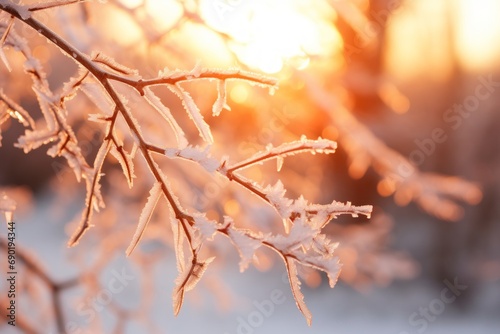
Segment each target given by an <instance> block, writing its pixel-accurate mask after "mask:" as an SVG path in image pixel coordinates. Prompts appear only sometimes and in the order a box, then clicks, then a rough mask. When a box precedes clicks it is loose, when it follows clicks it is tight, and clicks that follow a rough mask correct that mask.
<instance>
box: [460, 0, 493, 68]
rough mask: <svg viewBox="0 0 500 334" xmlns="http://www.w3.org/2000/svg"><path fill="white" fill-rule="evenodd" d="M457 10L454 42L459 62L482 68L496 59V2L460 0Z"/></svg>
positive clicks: (490, 0) (470, 66)
mask: <svg viewBox="0 0 500 334" xmlns="http://www.w3.org/2000/svg"><path fill="white" fill-rule="evenodd" d="M458 3H459V8H458V11H457V17H456V19H457V26H456V29H457V35H458V36H457V37H458V38H457V40H458V42H457V44H458V50H457V51H458V52H459V56H460V60H461V62H462V63H463V64H464V66H466V67H468V68H470V69H477V70H481V69H483V70H485V69H489V68H490V67H491V66H492V65H494V64H496V63H498V62H499V60H498V59H499V58H500V44H499V43H498V40H500V21H499V20H498V14H500V1H498V0H460V1H458Z"/></svg>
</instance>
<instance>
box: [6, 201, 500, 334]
mask: <svg viewBox="0 0 500 334" xmlns="http://www.w3.org/2000/svg"><path fill="white" fill-rule="evenodd" d="M53 205H54V203H51V199H50V197H45V198H44V199H43V200H41V201H39V202H38V204H37V206H36V207H35V208H34V210H32V211H31V212H23V210H22V208H20V209H19V211H18V213H17V216H16V221H17V227H18V245H20V246H21V247H22V246H23V247H26V248H29V249H30V250H31V251H32V252H34V253H35V254H36V255H37V257H38V258H39V259H41V260H42V261H43V264H44V265H45V266H46V267H47V268H48V271H49V273H50V275H51V276H52V277H53V278H54V279H57V280H62V279H66V278H71V277H72V276H74V275H75V274H76V273H77V272H78V267H77V266H75V265H74V264H73V263H71V262H69V261H68V260H67V259H66V258H65V255H64V252H62V251H61V250H64V249H65V245H66V242H67V236H66V235H65V233H64V231H63V229H62V226H63V222H64V221H65V220H67V219H69V218H68V214H67V213H66V212H67V211H66V209H67V208H60V209H61V210H60V211H59V213H57V212H55V211H54V210H53V209H50V208H53ZM76 209H77V208H76V207H75V210H76ZM2 234H4V232H2ZM218 267H219V268H218ZM175 270H176V268H175V259H174V257H173V255H168V256H167V257H166V261H164V262H162V263H160V264H158V266H157V270H156V271H155V272H151V273H147V274H148V275H155V281H156V286H155V287H154V301H153V305H152V308H151V311H147V312H146V314H147V315H146V318H147V322H148V323H150V324H153V326H152V327H149V328H145V327H144V324H143V323H141V322H140V321H135V320H132V321H128V322H127V326H126V328H125V333H149V332H151V330H152V328H156V330H157V332H159V333H221V334H250V333H255V334H259V333H262V334H264V333H290V334H292V333H394V334H403V333H405V334H406V333H410V334H413V333H429V334H430V333H467V334H468V333H499V332H500V302H499V301H500V287H499V284H498V283H490V284H486V283H485V284H484V285H483V286H481V287H479V288H477V287H476V288H475V292H474V294H475V296H476V298H474V303H472V304H470V303H468V304H467V305H466V306H467V307H466V308H463V307H460V306H462V304H463V303H460V298H461V297H462V296H461V291H463V290H466V289H467V287H463V286H462V285H461V282H460V280H458V282H457V283H456V284H455V287H453V285H454V284H453V280H454V278H453V277H451V278H450V280H449V281H448V282H447V283H445V282H443V284H442V285H441V286H439V285H438V284H435V283H432V284H431V283H429V282H427V281H425V280H424V279H416V280H412V281H403V282H401V281H400V282H396V283H394V284H392V285H390V286H389V287H385V288H381V287H375V288H373V289H371V291H368V292H363V293H362V292H359V291H357V290H355V289H353V288H352V287H349V286H347V285H345V284H342V283H339V284H338V285H337V286H336V287H335V288H334V289H330V288H328V287H327V286H326V285H325V286H322V287H320V288H317V289H309V288H307V287H305V286H303V291H304V295H305V300H306V303H307V305H308V306H309V308H310V310H311V312H312V314H313V323H312V326H311V327H308V326H307V324H306V321H305V319H304V318H303V316H302V315H301V314H300V312H299V311H298V309H297V307H296V306H295V302H294V300H293V297H292V294H291V292H290V289H289V285H288V282H287V281H286V276H285V275H284V274H285V272H284V268H283V267H282V264H281V263H277V264H276V266H275V268H274V269H273V270H271V271H268V272H259V271H258V270H256V269H254V268H250V269H249V270H247V271H246V272H244V273H239V272H238V266H237V263H236V262H235V263H234V265H231V264H229V265H225V266H217V265H215V266H213V267H211V268H210V269H209V271H208V272H207V276H206V279H207V281H208V282H212V283H213V280H216V281H217V280H219V281H218V283H219V284H221V285H222V286H224V287H225V289H226V290H228V291H229V294H227V295H226V296H222V295H215V294H214V293H213V292H211V291H209V290H208V289H206V288H204V284H200V286H198V287H197V288H196V289H195V291H194V292H190V293H188V295H187V297H186V301H185V304H184V306H183V309H182V310H181V313H180V315H179V316H178V317H177V318H176V317H174V316H173V313H172V306H171V305H172V304H171V297H172V288H173V281H174V279H175V277H176V271H175ZM121 271H123V272H125V273H127V274H130V275H131V276H132V278H131V279H129V280H128V282H129V283H126V284H124V286H123V288H122V289H120V291H119V292H117V293H113V294H111V296H112V298H113V300H115V301H117V302H118V303H119V304H120V305H123V306H124V307H125V308H127V305H137V300H138V299H139V296H140V294H141V292H140V291H141V290H140V289H139V285H140V284H139V281H140V279H135V277H136V276H135V274H133V273H134V268H133V267H132V266H131V263H130V261H129V260H127V259H126V258H125V256H120V257H119V258H117V259H116V261H114V262H113V265H112V266H111V267H108V268H107V269H106V270H105V272H104V273H102V275H101V278H102V280H101V283H102V285H103V288H104V289H105V288H106V285H107V284H108V283H109V281H110V280H111V278H112V277H113V275H114V274H113V272H114V273H115V274H116V272H121ZM219 271H220V272H219ZM20 275H23V273H22V272H21V273H20ZM2 284H3V283H2ZM212 285H213V284H212ZM446 289H447V291H444V292H443V290H446ZM2 290H3V288H2ZM453 290H455V291H453ZM79 293H81V291H80V290H78V289H72V290H69V291H68V292H67V293H66V294H65V295H64V299H65V300H66V302H67V304H72V303H73V301H74V300H75V298H76V297H77V296H78V294H79ZM226 297H228V298H229V299H230V301H229V302H227V300H226ZM30 308H35V309H37V308H38V307H37V306H36V305H22V311H19V312H27V310H29V309H30ZM93 310H94V311H95V313H96V314H98V315H99V317H101V319H103V320H104V321H103V322H104V328H105V329H104V332H105V333H111V332H112V329H113V326H114V323H115V319H114V317H113V316H112V314H111V313H110V312H109V311H108V310H106V307H103V309H102V310H101V308H100V305H96V306H94V307H93ZM67 315H68V316H67V319H66V321H68V322H74V323H76V324H78V326H79V327H78V328H79V329H80V328H86V326H87V323H88V319H89V316H88V314H87V315H85V314H75V313H74V312H73V311H71V310H67ZM28 318H29V317H28ZM40 329H41V333H54V329H53V328H46V329H45V328H44V329H43V330H42V328H40ZM90 332H92V331H88V333H90ZM2 333H6V334H7V333H19V331H15V330H14V331H13V330H12V328H11V327H10V326H8V328H6V327H3V328H2ZM68 333H87V331H80V332H78V331H76V330H75V331H69V332H68Z"/></svg>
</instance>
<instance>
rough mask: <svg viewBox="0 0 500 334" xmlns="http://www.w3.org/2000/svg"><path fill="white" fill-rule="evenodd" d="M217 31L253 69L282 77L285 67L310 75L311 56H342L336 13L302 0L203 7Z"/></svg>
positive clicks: (204, 3)
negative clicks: (223, 34)
mask: <svg viewBox="0 0 500 334" xmlns="http://www.w3.org/2000/svg"><path fill="white" fill-rule="evenodd" d="M200 3H201V8H202V13H203V15H204V17H205V19H206V20H207V23H208V24H209V25H210V26H211V27H212V28H214V29H217V30H219V31H221V32H223V33H226V34H228V35H229V36H230V37H231V39H232V40H233V42H231V43H230V48H231V50H232V51H233V52H235V53H236V55H237V56H238V58H239V59H240V60H241V61H242V62H244V63H245V64H247V65H248V66H250V67H253V68H257V69H259V70H261V71H263V72H266V73H277V72H279V71H281V69H282V68H283V67H284V66H285V65H288V66H293V67H294V68H296V69H304V68H306V67H307V66H308V65H309V62H310V57H311V56H331V55H332V54H334V53H335V52H340V50H341V47H342V38H341V36H340V34H339V33H338V31H337V30H336V29H335V27H334V26H333V24H332V22H333V20H334V17H335V13H334V12H333V10H332V9H331V8H330V7H328V6H327V5H325V4H324V3H323V2H321V1H318V2H313V3H311V2H304V1H301V0H290V1H277V0H274V1H273V0H253V1H243V0H239V1H236V0H234V1H208V0H204V1H201V2H200Z"/></svg>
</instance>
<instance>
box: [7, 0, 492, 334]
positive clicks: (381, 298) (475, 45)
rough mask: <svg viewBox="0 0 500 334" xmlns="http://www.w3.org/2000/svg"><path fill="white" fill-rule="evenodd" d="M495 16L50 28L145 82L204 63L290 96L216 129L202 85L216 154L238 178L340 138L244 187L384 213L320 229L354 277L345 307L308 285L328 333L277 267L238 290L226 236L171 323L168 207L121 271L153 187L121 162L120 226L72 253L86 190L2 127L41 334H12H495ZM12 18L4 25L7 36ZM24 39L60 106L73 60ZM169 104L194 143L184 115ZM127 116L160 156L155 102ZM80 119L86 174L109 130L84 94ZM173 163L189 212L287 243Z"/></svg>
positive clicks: (115, 200)
mask: <svg viewBox="0 0 500 334" xmlns="http://www.w3.org/2000/svg"><path fill="white" fill-rule="evenodd" d="M28 2H29V1H28ZM499 13H500V2H498V1H496V0H475V1H472V0H456V1H452V0H406V1H405V0H401V1H397V0H350V1H347V0H346V1H342V0H325V1H320V0H314V1H305V0H293V1H279V0H275V1H257V0H254V1H249V0H235V1H228V0H199V1H188V0H186V1H174V0H149V1H147V0H144V1H142V0H109V1H108V3H106V4H102V3H83V4H77V5H74V6H67V7H64V8H58V9H52V10H48V11H43V12H39V13H37V14H36V15H37V18H39V19H40V20H41V21H42V22H45V23H46V24H47V25H49V26H50V27H51V28H53V29H54V30H55V31H57V32H58V33H60V34H61V35H62V36H64V38H65V39H67V40H68V41H70V42H71V43H72V44H74V45H75V46H76V47H78V48H79V49H80V50H82V51H83V52H85V53H88V54H90V53H91V51H92V50H100V51H102V52H104V53H105V54H109V55H110V56H112V57H114V58H115V59H116V60H117V61H118V62H120V63H122V64H124V65H126V66H128V67H131V68H137V69H139V70H140V72H141V74H142V75H143V76H144V77H153V76H155V75H156V74H157V73H158V71H160V70H163V69H164V68H165V67H168V68H169V69H175V68H179V69H186V70H190V69H192V68H193V67H195V66H197V65H196V64H197V63H199V64H200V66H202V67H207V68H213V67H216V68H223V69H226V68H234V67H238V68H243V69H245V70H250V71H255V72H259V73H263V74H265V75H270V76H273V77H276V78H278V79H279V81H280V84H279V86H280V87H279V89H278V90H276V91H275V92H269V91H268V90H267V89H263V88H261V87H255V86H252V85H250V84H248V83H245V82H240V81H233V82H231V83H229V84H228V96H229V99H228V104H229V105H230V107H231V111H224V112H223V113H222V114H221V115H220V116H219V117H212V116H210V110H211V106H212V104H213V103H214V101H215V99H216V97H217V91H216V87H215V85H214V84H213V83H210V82H192V83H189V84H188V85H186V89H187V90H189V91H190V93H191V95H192V96H193V97H194V99H195V101H196V103H197V104H198V106H199V107H200V109H201V110H202V112H204V111H206V112H204V114H205V115H206V116H205V118H206V119H207V122H208V123H209V124H210V126H211V127H212V130H213V132H214V138H215V145H214V147H212V149H213V152H214V156H216V157H219V158H220V157H222V156H224V155H229V156H230V159H231V161H237V160H238V159H243V158H245V157H248V156H250V155H252V154H253V153H256V152H257V151H258V150H261V149H264V148H265V147H266V145H267V144H268V143H272V144H274V145H278V144H280V143H283V142H286V141H291V140H296V139H297V138H300V136H301V135H302V134H305V135H307V136H308V137H309V138H317V137H319V136H321V137H323V138H328V139H332V140H336V141H338V142H339V149H338V151H337V152H336V153H335V154H334V155H328V156H316V155H315V156H311V155H306V156H297V157H292V158H289V159H286V160H285V164H284V166H283V169H282V170H281V171H280V172H277V171H276V166H275V165H274V164H272V163H271V164H270V165H267V164H266V165H264V166H261V167H259V168H252V169H250V170H248V171H247V176H248V177H250V178H252V179H254V180H256V181H257V182H259V183H262V184H271V183H272V184H274V183H275V182H276V180H277V179H281V180H282V181H283V183H284V184H285V186H286V188H287V189H288V192H287V196H288V197H290V198H297V197H298V196H300V194H303V195H304V197H305V198H306V199H308V200H310V201H313V202H318V203H329V202H331V201H332V200H338V201H342V202H346V201H350V202H352V203H353V204H356V205H365V204H371V205H373V206H374V213H373V217H372V219H370V220H367V219H365V218H364V217H360V218H354V217H350V216H345V217H344V216H343V217H340V218H339V219H337V220H334V221H332V222H331V223H330V224H329V226H328V227H327V228H326V231H327V232H328V234H329V236H330V237H331V238H332V239H333V240H335V241H339V242H340V245H339V248H338V254H339V257H340V259H341V262H342V263H343V270H342V273H341V277H340V280H339V283H338V284H337V286H336V287H335V288H334V289H330V288H329V287H328V284H327V280H326V279H325V277H322V275H321V274H319V273H317V272H310V271H306V270H304V272H301V278H302V279H303V282H304V284H303V291H304V294H305V300H306V303H307V305H308V306H309V307H310V309H311V311H312V314H313V325H312V327H310V328H308V327H307V325H306V322H305V320H304V319H303V317H302V316H301V314H300V312H299V311H298V310H297V308H296V306H295V302H294V300H293V297H292V295H291V292H290V289H289V285H288V282H287V281H286V280H283V274H284V273H285V268H284V267H283V264H282V262H281V260H280V259H278V258H277V257H276V256H274V255H272V254H270V253H266V252H262V253H258V254H257V259H258V261H255V263H254V266H251V268H250V269H248V270H247V271H246V272H244V273H239V272H238V265H237V262H238V258H237V256H236V255H235V254H234V248H232V245H231V244H230V243H229V242H228V240H227V239H224V238H216V239H215V240H214V242H213V243H212V244H211V246H210V252H213V253H214V254H215V255H216V256H217V260H216V261H215V262H214V264H213V267H212V268H211V269H210V270H209V271H207V273H206V276H205V277H204V278H203V280H202V282H201V283H200V285H199V286H197V288H196V289H195V290H194V291H192V292H190V293H189V294H188V296H187V297H186V302H185V305H184V307H183V309H182V311H181V313H180V315H179V316H178V317H177V318H174V317H173V315H172V309H171V306H170V305H171V302H170V300H171V290H172V287H173V281H174V279H175V277H176V268H175V264H174V262H175V256H174V255H173V251H172V249H171V245H172V240H171V231H170V228H169V227H168V226H167V227H165V225H166V224H165V221H168V219H169V215H168V209H167V208H166V203H164V207H163V208H162V209H161V210H159V211H160V212H158V213H157V214H155V216H154V218H153V221H152V223H151V226H150V228H149V229H148V232H147V234H146V238H147V240H145V241H143V242H142V246H141V249H140V252H139V253H138V255H137V256H135V257H130V258H125V256H124V250H125V248H126V246H127V244H128V242H129V240H130V237H131V236H132V234H133V231H134V228H135V224H136V222H137V217H138V216H139V214H140V210H141V207H142V205H143V204H144V202H145V199H146V196H147V192H148V190H149V187H150V184H151V179H148V177H147V176H144V180H141V181H140V182H139V181H138V182H136V186H135V187H134V189H132V190H129V189H128V187H127V186H126V182H125V180H124V179H123V175H122V174H121V172H120V170H119V166H117V163H116V161H113V160H111V161H110V162H109V163H108V164H106V165H105V170H104V172H105V173H106V177H105V180H104V185H103V188H104V196H105V201H106V204H107V209H106V210H104V211H103V212H101V213H99V214H96V215H95V216H94V220H95V221H94V224H95V225H96V227H95V228H94V229H92V230H91V231H90V232H89V233H88V234H87V235H86V239H84V240H83V241H82V242H81V243H80V244H79V245H78V246H77V247H75V248H71V249H68V248H66V243H67V240H68V235H69V234H71V233H72V231H73V229H74V227H75V224H74V223H71V222H72V221H74V220H75V218H76V219H77V218H78V217H79V216H80V212H81V210H82V207H83V203H84V186H83V184H79V183H77V182H76V180H75V177H74V175H73V173H72V172H71V171H70V170H69V169H67V167H65V166H66V162H65V161H64V160H57V159H56V160H54V159H51V158H50V157H48V156H47V155H46V150H45V149H44V148H43V147H42V148H40V149H37V150H35V151H33V152H30V153H29V154H24V153H23V152H22V150H20V149H18V148H15V147H14V144H15V142H16V141H17V138H18V137H19V136H20V135H22V134H23V132H24V130H23V128H22V126H20V125H19V124H16V123H15V122H12V121H7V122H5V123H3V124H2V125H1V131H2V137H3V138H2V147H1V148H0V149H1V150H0V154H1V155H0V156H1V158H0V190H1V191H4V192H6V193H7V194H8V195H9V196H10V197H12V198H13V199H15V200H16V201H17V203H18V205H17V211H16V212H15V221H16V224H17V228H18V247H19V252H20V254H21V255H20V256H21V266H24V268H25V269H24V272H23V271H21V273H22V274H21V275H20V277H21V282H20V283H19V284H20V289H21V291H23V292H22V294H21V297H20V300H21V304H20V305H21V309H20V310H19V313H18V314H20V317H21V316H23V315H24V317H25V318H26V319H22V321H23V324H24V327H23V326H21V328H23V329H21V331H17V332H35V333H56V332H58V331H60V328H65V331H66V332H67V333H91V332H92V333H95V332H102V333H112V332H114V333H153V332H158V333H184V332H186V333H192V332H205V333H227V334H232V333H245V334H246V333H275V332H277V331H278V332H289V333H308V332H310V333H331V332H334V331H335V332H339V333H359V332H368V331H369V332H373V333H398V334H400V333H424V332H425V333H443V332H453V333H470V332H476V333H496V332H497V331H498V328H500V320H499V319H500V318H499V315H500V246H499V243H498V239H499V236H500V206H499V205H498V203H500V151H499V150H500V146H499V144H500V140H499V139H500V136H499V134H498V129H500V114H499V113H498V109H499V108H500V93H499V92H500V43H498V41H499V40H500V22H499V20H498V14H499ZM1 15H2V16H0V23H4V22H6V20H7V16H6V15H4V14H1ZM14 28H15V30H16V31H17V33H18V34H19V35H21V36H23V37H24V38H26V39H27V40H28V41H29V44H30V47H31V48H32V52H33V54H34V55H35V56H36V57H37V58H38V59H39V60H40V61H41V63H42V65H43V67H44V70H45V71H46V73H47V77H48V79H49V82H50V84H51V87H52V88H53V89H54V90H57V89H58V88H60V87H61V86H62V84H63V83H64V82H65V81H67V80H68V78H69V77H71V76H73V75H75V74H76V70H77V66H76V65H75V64H74V63H73V62H72V60H70V59H69V58H68V57H66V56H65V55H63V54H61V53H60V52H59V51H58V50H57V49H56V48H55V47H54V46H53V45H51V44H49V43H47V41H46V40H45V39H44V38H42V37H40V36H38V35H37V34H36V33H35V32H33V31H31V30H30V28H29V27H27V26H23V24H22V23H21V22H16V24H15V26H14ZM3 30H5V26H4V25H2V26H0V33H1V32H2V31H3ZM6 55H7V57H8V59H9V61H10V63H11V66H12V68H13V71H12V72H8V71H7V70H6V69H5V68H4V67H2V68H1V69H0V87H1V89H3V91H4V92H5V93H6V94H7V95H8V96H11V97H12V98H14V99H15V100H16V101H17V102H18V103H20V104H21V105H22V106H24V107H25V109H27V110H28V111H29V112H30V113H33V117H34V118H39V115H40V111H39V110H38V103H37V101H36V99H35V97H34V95H33V92H32V91H31V90H29V89H26V87H29V85H30V80H29V77H28V76H27V75H25V74H24V73H23V61H24V59H22V57H20V56H19V55H18V54H16V51H15V50H13V49H6ZM124 89H125V88H124ZM124 92H125V90H124ZM157 93H158V95H159V96H161V98H162V100H163V101H164V102H165V103H166V104H168V105H169V107H170V108H171V109H172V110H173V111H175V115H176V117H177V116H178V117H179V122H180V124H181V125H182V126H183V128H184V129H185V131H186V133H187V135H188V136H189V139H190V141H191V142H192V143H194V144H196V143H198V142H197V141H199V139H198V138H197V130H196V128H194V127H193V126H192V124H190V121H189V119H188V118H187V117H186V116H185V113H182V106H181V105H180V103H179V102H178V101H177V100H176V99H175V97H173V96H170V95H168V94H167V93H166V92H161V91H160V90H158V92H157ZM269 93H271V94H269ZM81 95H83V94H81ZM129 103H130V105H131V106H132V107H133V108H134V110H137V112H136V114H135V115H136V117H137V118H138V119H139V120H140V121H141V122H144V123H143V124H144V129H145V131H146V132H147V133H148V134H149V135H150V136H151V138H153V139H161V140H164V139H165V140H170V139H171V138H164V137H162V136H164V134H163V129H162V128H161V127H159V126H158V125H157V124H156V123H155V119H153V118H149V117H147V116H145V114H146V113H145V112H141V111H142V110H143V109H141V108H142V107H141V104H140V103H141V101H140V97H133V96H132V97H131V98H130V101H129ZM71 108H72V110H74V115H70V116H69V118H70V119H71V120H72V122H73V126H74V128H75V130H76V132H77V136H78V138H79V140H80V144H81V147H82V150H85V156H86V158H87V159H88V160H87V161H88V162H89V163H92V161H93V158H94V156H95V154H96V151H97V149H98V147H99V143H100V142H99V141H100V140H101V139H102V136H103V129H101V128H99V127H98V126H97V125H93V124H89V122H86V120H87V118H88V114H92V113H94V112H93V110H94V109H95V108H96V106H95V105H94V104H93V103H92V101H90V99H88V98H87V97H85V96H81V97H80V96H79V97H77V98H76V99H75V102H71V104H70V110H71ZM177 111H178V112H177ZM141 124H142V123H141ZM130 140H131V139H130ZM126 144H127V141H126ZM161 164H162V166H165V168H168V173H167V174H168V175H169V177H171V180H172V181H171V182H172V184H173V186H174V188H175V189H178V190H179V194H178V196H179V197H180V198H181V200H182V201H183V203H185V205H186V207H190V208H193V209H196V210H200V211H201V210H203V211H204V212H208V214H209V216H210V217H212V218H213V219H220V218H221V217H222V216H223V215H225V214H229V215H232V216H235V217H238V219H239V220H238V221H239V224H241V226H244V227H248V228H251V229H254V230H263V231H271V232H280V229H279V225H280V222H279V221H278V220H279V219H277V217H276V215H275V214H274V213H273V212H272V210H267V209H262V205H261V204H260V203H259V201H258V200H256V199H254V198H253V197H252V196H249V195H248V194H246V193H245V192H244V191H242V190H241V189H238V187H235V186H233V185H231V184H227V183H226V182H225V181H223V180H219V179H212V178H210V177H208V176H204V175H201V174H202V173H201V174H200V173H197V172H193V171H194V170H193V169H191V168H192V167H191V166H190V165H185V164H182V163H179V164H174V163H171V162H169V161H162V162H161ZM137 168H138V169H137V171H136V174H137V175H141V171H142V174H144V175H146V174H147V167H145V165H143V166H141V165H139V166H138V167H137ZM479 189H480V192H479ZM5 231H6V230H5V229H3V230H2V232H1V234H2V235H5V233H6V232H5ZM2 247H3V245H2ZM21 252H24V253H21ZM24 257H25V260H23V259H24ZM30 259H31V261H30ZM2 261H4V260H3V259H2ZM32 262H33V263H36V265H33V263H32ZM2 263H3V262H2ZM23 263H24V264H23ZM123 272H126V273H130V274H127V275H125V277H131V278H130V279H129V280H127V279H124V278H123V277H124V276H123ZM118 273H122V274H121V276H120V274H118ZM117 275H118V276H120V277H121V278H122V279H121V280H120V279H118V278H117V277H118V276H117ZM45 276H47V277H45ZM113 279H115V281H116V280H118V281H120V282H121V283H122V285H123V289H121V290H120V289H119V290H120V291H119V292H117V293H115V292H113V291H114V290H113V291H112V292H111V293H109V291H111V290H112V289H111V290H110V284H111V283H110V282H111V281H113ZM5 287H6V286H5V284H4V282H2V290H3V289H4V288H5ZM106 291H108V292H106ZM443 291H444V292H443ZM3 295H4V293H3V292H2V296H3ZM2 302H3V301H2ZM2 305H3V304H2ZM30 312H33V313H34V314H35V315H34V316H33V317H31V316H28V315H29V314H31V313H30ZM24 317H23V318H24ZM58 328H59V329H58ZM4 329H5V330H6V333H16V331H12V328H10V326H5V327H3V328H2V332H3V330H4Z"/></svg>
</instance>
